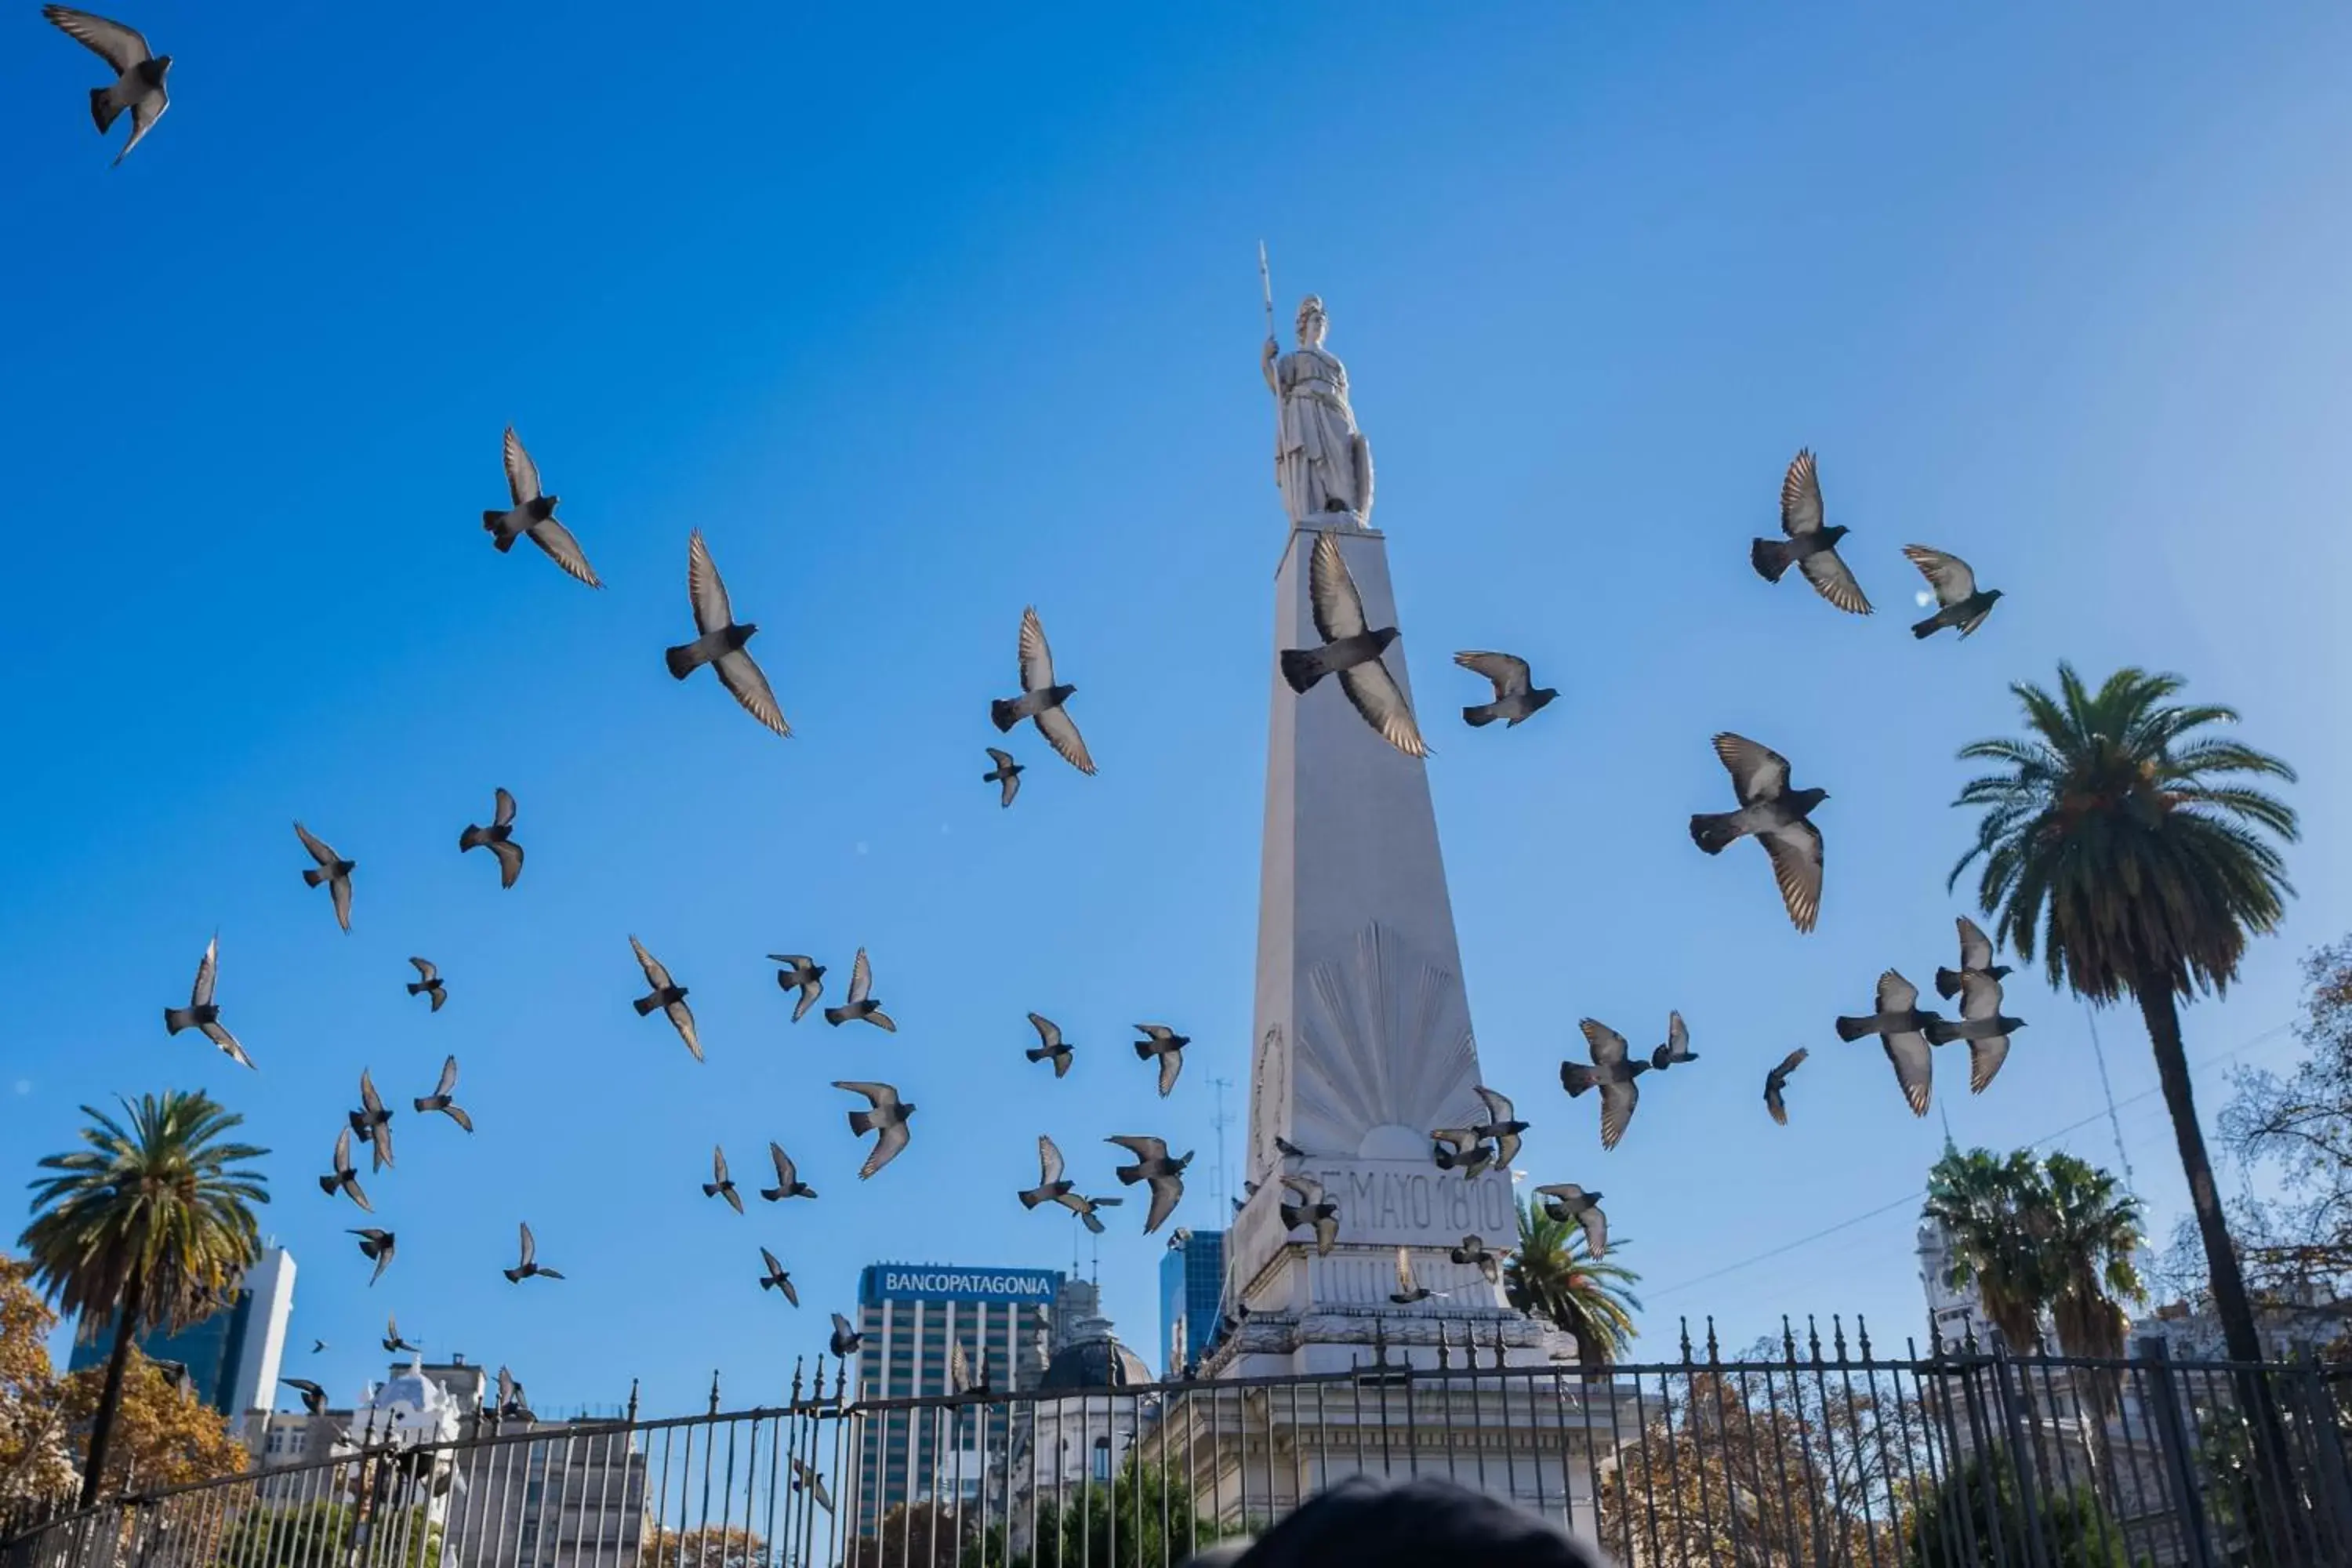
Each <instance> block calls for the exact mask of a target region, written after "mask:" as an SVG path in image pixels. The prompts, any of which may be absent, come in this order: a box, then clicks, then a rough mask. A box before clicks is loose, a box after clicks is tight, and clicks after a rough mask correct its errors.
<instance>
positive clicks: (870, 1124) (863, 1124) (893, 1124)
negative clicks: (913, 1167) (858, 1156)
mask: <svg viewBox="0 0 2352 1568" xmlns="http://www.w3.org/2000/svg"><path fill="white" fill-rule="evenodd" d="M833 1087H834V1088H835V1089H846V1090H847V1091H848V1092H850V1093H851V1094H862V1095H864V1096H865V1097H866V1100H867V1102H868V1104H869V1105H870V1106H871V1107H872V1109H871V1110H853V1111H851V1112H850V1113H849V1130H850V1131H851V1132H853V1133H856V1134H858V1135H859V1136H863V1135H865V1134H866V1133H868V1132H871V1133H873V1134H874V1147H873V1149H872V1150H871V1151H869V1152H867V1154H866V1163H865V1164H863V1165H861V1166H859V1167H858V1170H857V1179H858V1180H859V1181H861V1182H862V1181H865V1180H866V1179H867V1178H869V1177H871V1176H872V1175H873V1174H874V1173H876V1172H877V1171H879V1170H880V1169H881V1168H882V1167H883V1166H885V1165H887V1164H888V1163H890V1162H891V1161H893V1160H895V1159H897V1158H898V1154H899V1152H900V1151H901V1150H903V1149H905V1148H906V1147H907V1142H908V1138H909V1137H910V1136H911V1135H910V1134H909V1133H908V1131H907V1118H908V1117H910V1116H912V1115H914V1114H915V1102H914V1101H913V1100H900V1099H899V1098H898V1090H897V1089H893V1088H891V1087H890V1086H889V1085H888V1084H887V1083H858V1082H856V1081H855V1080H845V1079H835V1080H834V1085H833Z"/></svg>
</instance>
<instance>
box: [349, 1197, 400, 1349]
mask: <svg viewBox="0 0 2352 1568" xmlns="http://www.w3.org/2000/svg"><path fill="white" fill-rule="evenodd" d="M345 1234H346V1235H350V1236H356V1237H359V1238H360V1256H361V1257H362V1258H368V1259H370V1260H371V1261H372V1262H373V1263H374V1264H375V1272H374V1273H373V1274H371V1275H369V1276H368V1285H369V1286H370V1288H371V1289H373V1286H374V1285H375V1282H376V1281H377V1280H379V1279H383V1271H384V1270H385V1269H386V1268H391V1267H392V1255H393V1251H394V1236H393V1234H392V1232H390V1231H388V1230H379V1229H377V1228H376V1227H375V1226H368V1227H367V1228H366V1229H364V1230H354V1231H348V1232H346V1233H345ZM384 1348H385V1349H386V1350H390V1349H391V1348H392V1347H391V1346H389V1345H386V1346H385V1347H384Z"/></svg>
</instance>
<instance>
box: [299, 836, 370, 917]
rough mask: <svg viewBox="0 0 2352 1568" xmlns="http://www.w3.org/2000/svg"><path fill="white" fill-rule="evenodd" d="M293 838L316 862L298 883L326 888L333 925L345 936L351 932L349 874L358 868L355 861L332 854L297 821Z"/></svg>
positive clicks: (327, 847) (350, 876)
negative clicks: (332, 914) (331, 907)
mask: <svg viewBox="0 0 2352 1568" xmlns="http://www.w3.org/2000/svg"><path fill="white" fill-rule="evenodd" d="M294 837H297V838H299V839H300V840H301V841H302V847H303V848H305V849H308V850H309V851H310V858H311V859H313V860H316V861H317V862H318V864H317V865H316V866H313V867H310V868H308V869H306V870H304V871H303V873H302V880H303V881H304V882H305V883H307V884H308V885H310V887H313V888H315V887H317V886H318V885H319V884H320V883H321V882H324V883H325V884H326V885H327V896H328V897H329V898H330V899H331V900H333V902H334V906H335V923H336V924H337V925H339V926H341V927H342V928H343V931H344V932H345V933H346V934H348V933H349V932H350V931H351V929H352V872H353V871H356V870H358V869H359V862H358V861H356V860H346V859H344V858H342V857H341V856H340V855H338V854H336V853H335V852H334V850H333V849H332V848H331V847H329V846H328V845H327V844H326V843H325V842H324V841H323V840H321V839H320V837H318V836H317V835H316V834H313V833H312V832H311V831H310V829H309V828H307V827H305V826H302V825H301V824H300V823H299V822H297V823H296V824H295V825H294Z"/></svg>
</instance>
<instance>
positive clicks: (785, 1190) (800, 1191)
mask: <svg viewBox="0 0 2352 1568" xmlns="http://www.w3.org/2000/svg"><path fill="white" fill-rule="evenodd" d="M768 1158H769V1159H770V1160H771V1161H772V1162H773V1163H774V1164H775V1167H776V1184H775V1185H774V1186H772V1187H761V1189H760V1195H761V1197H763V1198H765V1199H767V1200H768V1201H769V1202H770V1203H772V1204H776V1203H782V1202H783V1201H784V1200H785V1199H786V1198H813V1197H814V1196H816V1189H815V1188H814V1187H812V1186H810V1185H809V1184H807V1183H806V1182H803V1181H802V1180H801V1173H800V1168H799V1167H798V1166H796V1165H794V1164H793V1157H792V1156H791V1155H789V1154H787V1153H785V1152H784V1146H783V1145H782V1144H781V1143H771V1144H769V1145H768Z"/></svg>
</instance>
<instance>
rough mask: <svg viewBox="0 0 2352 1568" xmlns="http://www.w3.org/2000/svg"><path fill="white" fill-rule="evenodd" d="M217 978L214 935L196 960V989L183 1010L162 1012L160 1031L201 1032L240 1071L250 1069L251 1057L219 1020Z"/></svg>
mask: <svg viewBox="0 0 2352 1568" xmlns="http://www.w3.org/2000/svg"><path fill="white" fill-rule="evenodd" d="M219 979H220V937H219V935H218V934H217V933H215V935H214V937H213V939H212V941H211V942H206V943H205V955H204V957H202V958H200V959H198V960H197V961H196V984H195V988H194V990H193V991H191V992H190V993H189V994H188V1005H186V1006H184V1007H166V1008H164V1009H163V1032H164V1033H165V1034H167V1035H176V1034H178V1033H179V1032H180V1031H181V1030H183V1029H195V1030H198V1031H200V1032H201V1033H202V1034H203V1035H204V1037H205V1038H206V1039H208V1040H210V1041H211V1042H212V1043H213V1044H214V1045H215V1046H218V1047H220V1049H221V1054H222V1055H224V1056H226V1057H227V1058H228V1059H229V1060H231V1061H233V1062H235V1063H236V1065H237V1066H239V1067H241V1068H250V1067H252V1066H253V1058H251V1057H248V1056H247V1055H246V1054H245V1047H243V1046H240V1045H238V1044H237V1043H236V1036H235V1035H232V1034H230V1033H229V1032H228V1030H227V1029H226V1027H224V1026H222V1024H221V1021H220V1006H219V1005H218V1004H217V1003H215V1001H214V1000H213V987H214V985H215V984H217V983H218V981H219Z"/></svg>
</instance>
